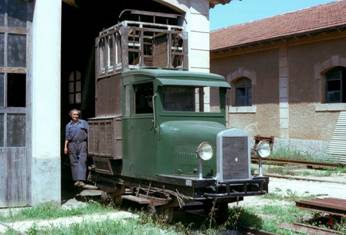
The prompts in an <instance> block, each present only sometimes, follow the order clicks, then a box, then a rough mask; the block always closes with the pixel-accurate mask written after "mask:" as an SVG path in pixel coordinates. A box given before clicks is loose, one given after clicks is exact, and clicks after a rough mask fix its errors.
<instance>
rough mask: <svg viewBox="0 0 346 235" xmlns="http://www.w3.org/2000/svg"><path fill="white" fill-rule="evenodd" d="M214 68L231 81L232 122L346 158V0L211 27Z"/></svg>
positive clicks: (286, 144)
mask: <svg viewBox="0 0 346 235" xmlns="http://www.w3.org/2000/svg"><path fill="white" fill-rule="evenodd" d="M211 71H212V72H214V73H219V74H222V75H224V76H225V77H226V78H227V80H228V81H229V82H230V83H231V84H232V86H233V89H232V91H231V92H230V94H229V126H231V127H240V128H245V129H247V130H248V131H249V132H250V133H251V134H252V135H262V136H274V137H275V138H276V146H275V147H276V148H284V149H289V150H290V151H300V152H303V153H307V154H313V155H315V156H320V157H323V158H326V157H330V158H331V159H332V160H334V161H339V162H343V163H346V156H345V155H346V112H345V111H346V1H337V2H332V3H330V4H325V5H319V6H316V7H312V8H307V9H303V10H299V11H296V12H290V13H287V14H283V15H277V16H274V17H271V18H266V19H263V20H259V21H254V22H250V23H246V24H240V25H235V26H232V27H228V28H224V29H220V30H216V31H214V32H211ZM212 100H213V99H211V103H213V102H212Z"/></svg>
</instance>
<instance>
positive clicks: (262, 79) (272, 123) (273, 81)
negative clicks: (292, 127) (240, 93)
mask: <svg viewBox="0 0 346 235" xmlns="http://www.w3.org/2000/svg"><path fill="white" fill-rule="evenodd" d="M277 58H278V50H277V49H274V50H269V51H262V52H256V53H249V54H244V55H235V56H231V57H227V58H220V59H215V60H214V59H213V60H212V61H211V72H214V73H218V74H222V75H223V76H225V77H226V79H227V80H228V81H229V82H232V80H234V79H237V78H239V77H243V76H246V77H249V78H252V79H251V80H252V92H253V93H252V100H253V102H252V103H253V107H248V109H243V108H240V109H235V108H232V107H231V106H230V107H229V116H228V125H229V127H237V128H242V129H246V130H247V131H248V132H249V133H250V134H251V135H257V134H261V135H265V136H271V135H274V136H279V106H278V103H279V91H278V89H274V88H277V87H278V86H279V84H278V74H279V71H278V59H277ZM231 90H232V89H231ZM231 92H232V91H231Z"/></svg>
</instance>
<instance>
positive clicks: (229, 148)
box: [222, 136, 250, 181]
mask: <svg viewBox="0 0 346 235" xmlns="http://www.w3.org/2000/svg"><path fill="white" fill-rule="evenodd" d="M222 148H223V157H222V159H223V162H222V172H223V180H224V181H228V180H244V179H249V178H250V175H249V174H250V173H249V167H250V164H249V156H248V138H247V137H246V136H244V137H223V141H222Z"/></svg>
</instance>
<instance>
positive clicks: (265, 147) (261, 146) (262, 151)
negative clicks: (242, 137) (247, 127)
mask: <svg viewBox="0 0 346 235" xmlns="http://www.w3.org/2000/svg"><path fill="white" fill-rule="evenodd" d="M256 152H257V154H258V156H260V157H261V158H266V157H269V156H270V154H271V147H270V144H269V143H268V142H267V141H265V140H261V141H260V142H259V143H258V144H257V146H256Z"/></svg>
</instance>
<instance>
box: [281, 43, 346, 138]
mask: <svg viewBox="0 0 346 235" xmlns="http://www.w3.org/2000/svg"><path fill="white" fill-rule="evenodd" d="M333 56H339V57H344V58H346V41H345V39H335V40H330V41H323V42H317V43H313V44H307V45H298V46H291V47H289V50H288V61H289V72H290V78H289V86H290V90H289V97H290V101H289V102H290V109H289V114H290V122H289V127H290V128H289V136H290V138H297V139H315V140H325V141H328V140H329V139H330V138H331V137H332V134H333V131H334V129H335V124H336V121H337V119H338V116H339V112H338V111H325V110H324V111H320V110H319V109H318V108H316V107H318V104H320V103H321V102H322V101H323V96H324V86H323V82H321V83H320V82H318V81H317V78H316V76H315V73H321V72H322V71H315V67H316V66H318V65H319V64H321V63H323V62H324V61H328V60H329V59H330V58H332V57H333ZM332 66H333V65H330V68H331V67H332ZM325 69H328V68H325ZM322 77H323V74H322ZM307 120H309V121H307Z"/></svg>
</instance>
